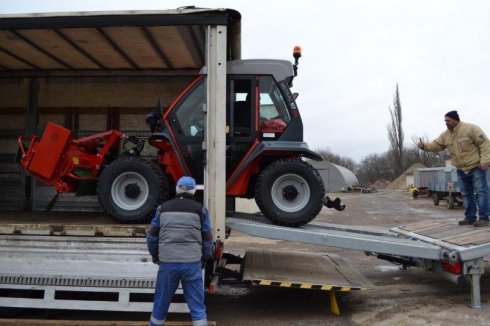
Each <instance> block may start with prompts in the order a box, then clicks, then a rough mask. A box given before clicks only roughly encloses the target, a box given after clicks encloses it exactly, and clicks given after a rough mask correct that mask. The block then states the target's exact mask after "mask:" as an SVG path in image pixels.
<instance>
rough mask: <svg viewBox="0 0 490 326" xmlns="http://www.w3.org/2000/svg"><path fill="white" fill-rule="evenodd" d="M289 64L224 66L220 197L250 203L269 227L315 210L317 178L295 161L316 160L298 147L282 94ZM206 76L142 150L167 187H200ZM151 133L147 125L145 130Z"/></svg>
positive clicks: (291, 112)
mask: <svg viewBox="0 0 490 326" xmlns="http://www.w3.org/2000/svg"><path fill="white" fill-rule="evenodd" d="M299 56H300V55H298V53H295V59H296V62H295V64H294V65H293V63H291V62H289V61H285V60H235V61H229V62H228V63H227V80H226V194H227V196H228V197H246V198H255V200H256V202H257V204H258V206H259V208H260V209H261V211H262V212H263V213H264V214H265V215H266V216H267V217H268V218H269V219H270V220H272V221H273V222H274V223H277V224H282V225H290V226H297V225H302V224H305V223H308V222H309V221H310V220H312V219H313V218H314V217H315V216H316V215H317V214H318V212H319V211H320V210H321V207H322V206H323V198H324V195H325V188H324V185H323V181H322V179H321V177H320V176H319V174H318V172H317V171H316V170H315V169H314V168H313V167H312V166H311V165H309V164H308V163H306V162H305V161H303V160H302V158H303V157H308V158H311V159H315V160H322V158H321V157H320V156H319V155H318V154H317V153H315V152H313V151H311V150H309V149H308V145H307V144H306V143H304V142H303V123H302V121H301V116H300V114H299V111H298V108H297V106H296V102H295V98H296V96H295V95H293V94H292V93H291V90H290V87H291V86H292V81H293V78H294V76H295V75H296V67H297V59H298V58H299ZM205 70H206V69H205V68H203V70H202V71H201V74H200V76H198V77H197V78H196V79H195V80H194V81H193V82H192V83H191V84H190V85H189V86H188V87H187V88H186V89H185V90H184V91H183V92H182V94H181V95H180V96H179V97H178V98H177V99H176V100H175V101H174V103H173V104H172V105H171V106H170V107H169V109H168V110H167V111H166V112H165V113H163V112H162V123H161V128H156V129H159V130H158V132H156V133H154V134H153V136H152V137H150V140H149V143H150V144H151V145H153V146H155V147H157V148H158V149H159V153H160V155H159V158H158V161H159V164H160V166H162V168H163V170H164V173H165V174H166V175H168V176H169V178H168V179H169V181H170V183H172V181H173V182H175V181H176V180H177V179H178V178H179V177H181V176H182V175H190V176H193V177H194V178H195V179H196V181H197V182H198V183H203V180H204V175H203V170H204V161H205V149H204V148H203V143H204V141H205V134H204V132H205V125H206V104H207V99H206V87H207V85H206V71H205ZM153 125H154V126H155V123H154V124H153Z"/></svg>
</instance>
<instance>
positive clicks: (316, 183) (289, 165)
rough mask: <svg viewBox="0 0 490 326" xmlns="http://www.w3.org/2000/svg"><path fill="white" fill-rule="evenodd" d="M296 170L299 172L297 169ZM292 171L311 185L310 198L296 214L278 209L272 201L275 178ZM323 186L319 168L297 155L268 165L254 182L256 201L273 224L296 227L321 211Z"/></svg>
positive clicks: (323, 196) (323, 193) (310, 219)
mask: <svg viewBox="0 0 490 326" xmlns="http://www.w3.org/2000/svg"><path fill="white" fill-rule="evenodd" d="M298 171H299V172H298ZM289 173H294V174H298V175H300V176H301V177H303V178H304V179H305V180H306V181H307V182H308V184H309V186H310V195H311V197H313V198H311V197H310V200H309V202H308V204H307V205H306V207H305V208H303V209H302V210H301V211H300V212H301V214H298V213H297V212H294V213H290V212H284V211H282V210H280V209H279V208H278V207H277V206H276V205H275V204H274V202H273V201H272V197H271V196H270V190H271V188H272V185H273V184H274V181H275V180H277V178H278V177H280V176H281V175H283V174H289ZM324 198H325V185H324V184H323V179H322V178H321V176H320V174H319V173H318V171H317V170H316V169H315V168H314V167H313V166H311V165H310V164H308V163H306V162H304V161H302V160H300V159H296V158H293V159H292V158H287V159H280V160H277V161H274V162H273V163H271V164H269V165H268V166H267V167H266V168H265V169H264V171H262V173H261V174H260V175H259V177H258V179H257V183H256V185H255V202H256V203H257V206H259V209H260V211H261V212H262V213H263V214H264V216H265V217H267V218H268V219H269V220H270V221H271V222H272V223H274V224H277V225H282V226H290V227H297V226H301V225H305V224H307V223H308V222H310V221H312V220H313V219H314V218H315V217H316V216H317V215H318V213H320V211H321V210H322V207H323V201H324ZM305 211H306V214H305Z"/></svg>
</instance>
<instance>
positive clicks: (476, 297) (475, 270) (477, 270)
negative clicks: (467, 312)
mask: <svg viewBox="0 0 490 326" xmlns="http://www.w3.org/2000/svg"><path fill="white" fill-rule="evenodd" d="M464 267H465V268H464V270H465V273H466V274H468V278H469V281H470V284H471V307H472V308H474V309H481V308H483V306H482V303H481V295H480V278H481V276H482V275H483V272H484V266H483V259H482V258H479V259H475V260H471V261H468V262H465V264H464Z"/></svg>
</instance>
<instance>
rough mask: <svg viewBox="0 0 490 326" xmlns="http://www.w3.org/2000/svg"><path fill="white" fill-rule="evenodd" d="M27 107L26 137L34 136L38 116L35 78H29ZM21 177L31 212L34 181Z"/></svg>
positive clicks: (37, 90)
mask: <svg viewBox="0 0 490 326" xmlns="http://www.w3.org/2000/svg"><path fill="white" fill-rule="evenodd" d="M28 92H29V93H28V94H27V97H28V107H27V110H26V129H25V134H26V135H29V136H30V135H34V134H36V122H37V116H38V100H39V80H37V79H36V78H31V79H30V80H29V90H28ZM22 175H23V176H25V182H24V184H25V185H24V187H25V199H26V201H25V205H24V206H25V207H24V208H25V209H26V210H31V209H32V207H33V202H34V198H33V193H34V185H35V182H34V179H33V178H32V177H31V176H28V175H26V173H25V172H22Z"/></svg>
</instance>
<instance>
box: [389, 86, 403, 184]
mask: <svg viewBox="0 0 490 326" xmlns="http://www.w3.org/2000/svg"><path fill="white" fill-rule="evenodd" d="M389 111H390V115H391V124H390V125H388V126H387V129H388V139H389V141H390V149H389V151H388V152H389V156H390V158H391V165H392V170H393V173H394V175H395V176H399V175H401V174H402V173H403V172H404V171H405V161H404V155H403V154H404V152H403V140H404V135H403V127H402V105H401V103H400V94H399V92H398V84H396V93H395V97H394V98H393V108H391V107H390V108H389Z"/></svg>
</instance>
